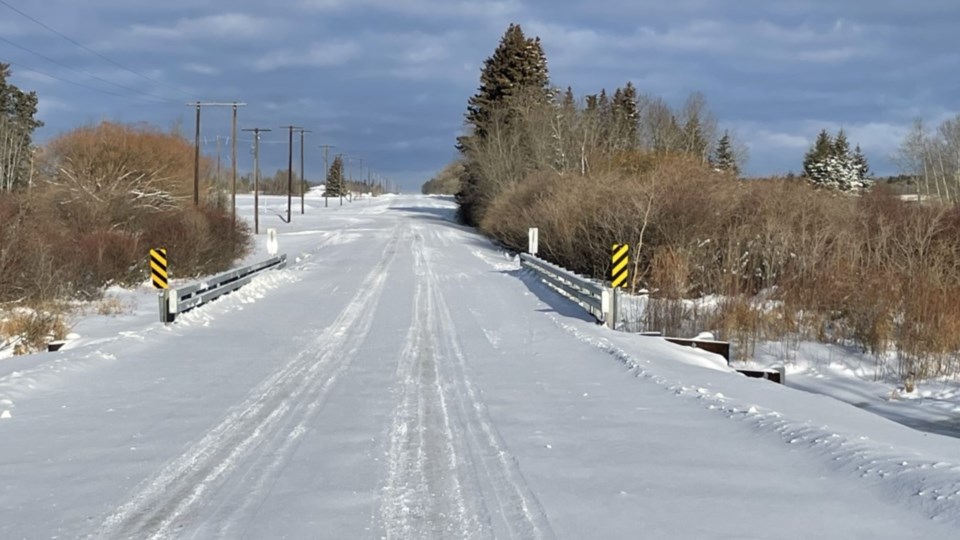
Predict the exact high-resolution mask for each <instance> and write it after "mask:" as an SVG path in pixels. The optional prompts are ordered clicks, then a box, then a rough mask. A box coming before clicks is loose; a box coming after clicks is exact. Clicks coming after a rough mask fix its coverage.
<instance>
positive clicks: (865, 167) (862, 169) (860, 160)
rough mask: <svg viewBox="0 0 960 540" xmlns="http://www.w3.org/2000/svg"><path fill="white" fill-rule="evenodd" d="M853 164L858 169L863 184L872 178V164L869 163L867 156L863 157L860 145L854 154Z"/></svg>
mask: <svg viewBox="0 0 960 540" xmlns="http://www.w3.org/2000/svg"><path fill="white" fill-rule="evenodd" d="M853 163H854V165H855V166H856V167H857V175H858V176H859V178H860V181H861V182H867V181H868V179H869V178H870V164H869V163H867V156H865V155H863V151H862V150H860V145H859V144H858V145H857V148H856V150H854V152H853Z"/></svg>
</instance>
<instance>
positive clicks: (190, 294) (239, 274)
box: [159, 255, 287, 323]
mask: <svg viewBox="0 0 960 540" xmlns="http://www.w3.org/2000/svg"><path fill="white" fill-rule="evenodd" d="M286 266H287V256H286V255H278V256H276V257H271V258H269V259H267V260H265V261H261V262H258V263H254V264H251V265H249V266H244V267H242V268H236V269H234V270H228V271H226V272H223V273H222V274H217V275H215V276H212V277H208V278H205V279H203V280H202V281H198V282H196V283H193V284H190V285H186V286H184V287H180V288H177V289H165V290H164V291H163V292H161V293H160V295H159V297H160V300H159V301H160V322H163V323H172V322H173V321H174V320H175V319H176V318H177V315H179V314H181V313H184V312H186V311H189V310H191V309H193V308H195V307H197V306H201V305H203V304H206V303H208V302H211V301H213V300H216V299H217V298H220V297H221V296H223V295H225V294H228V293H231V292H233V291H235V290H237V289H239V288H240V287H243V286H244V285H246V284H247V283H250V281H251V280H253V278H255V277H257V276H258V275H260V274H261V273H263V272H266V271H267V270H279V269H281V268H285V267H286Z"/></svg>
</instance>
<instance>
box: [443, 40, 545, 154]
mask: <svg viewBox="0 0 960 540" xmlns="http://www.w3.org/2000/svg"><path fill="white" fill-rule="evenodd" d="M549 85H550V79H549V76H548V74H547V59H546V56H545V55H544V54H543V47H542V46H541V44H540V38H532V39H530V38H527V37H526V36H524V34H523V30H522V29H521V28H520V25H518V24H511V25H510V26H509V27H508V28H507V31H506V32H505V33H504V35H503V37H502V38H501V39H500V45H499V46H498V47H497V48H496V50H494V52H493V56H491V57H489V58H487V59H486V60H485V61H484V63H483V71H482V73H481V74H480V88H479V89H478V90H477V94H476V95H474V96H473V97H471V98H470V101H469V104H468V107H467V124H469V125H470V127H472V128H473V136H476V137H481V138H483V137H485V136H486V130H487V128H489V124H490V120H491V118H492V116H493V111H494V109H496V108H497V107H499V106H503V105H505V104H507V103H508V102H509V99H510V98H511V97H512V96H515V95H518V94H521V93H524V92H529V91H531V90H533V91H535V92H539V93H540V94H541V96H542V98H543V101H544V102H547V101H548V100H549V97H550V89H549ZM461 147H462V144H461Z"/></svg>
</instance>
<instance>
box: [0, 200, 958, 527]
mask: <svg viewBox="0 0 960 540" xmlns="http://www.w3.org/2000/svg"><path fill="white" fill-rule="evenodd" d="M239 201H240V204H241V207H240V212H241V213H242V214H243V215H245V216H247V217H248V218H252V199H250V198H248V197H241V198H240V199H239ZM330 202H331V205H330V207H329V208H324V204H323V199H322V198H317V197H310V198H309V199H308V201H307V203H308V204H307V213H306V215H305V216H301V215H300V214H299V204H298V203H297V201H295V206H294V208H295V210H294V219H293V223H291V224H289V225H288V224H283V223H281V222H280V220H279V219H278V218H277V217H276V214H277V213H279V212H280V211H281V208H284V207H285V203H286V201H285V199H281V198H267V201H266V205H265V206H266V208H263V209H262V216H261V217H262V220H261V225H262V226H263V228H264V229H265V228H266V227H275V228H277V229H278V232H279V237H280V249H281V252H285V253H287V254H288V256H289V258H290V265H289V267H288V268H287V269H285V270H281V271H276V272H271V273H270V274H268V275H265V276H263V277H261V278H258V279H257V280H256V281H255V282H254V284H252V285H250V286H248V287H246V288H244V289H242V290H240V291H238V292H237V293H235V294H232V295H230V296H228V297H226V298H223V299H221V300H219V301H217V302H215V303H213V304H210V305H208V306H205V307H202V308H200V309H198V310H195V311H193V312H191V313H189V314H186V315H183V316H181V317H180V318H179V319H178V322H177V323H176V324H173V325H170V326H164V325H162V324H160V323H159V322H157V318H158V316H157V314H156V297H155V294H154V293H153V292H152V291H151V290H150V289H148V288H146V287H144V288H142V289H139V290H136V291H112V293H111V294H113V295H115V296H117V298H118V299H119V303H121V304H123V305H127V306H129V309H128V310H127V312H125V313H123V314H120V315H116V316H109V317H103V316H93V315H91V316H86V317H82V318H80V319H79V320H78V321H77V324H76V326H75V328H74V333H75V334H77V337H76V338H75V339H73V340H71V341H70V342H69V343H68V344H67V346H66V347H65V348H64V349H63V350H62V351H60V352H58V353H45V354H38V355H33V356H29V357H18V358H7V359H3V360H0V412H2V413H5V414H3V416H5V418H3V419H0V538H337V539H339V538H489V537H497V538H553V537H557V538H578V539H579V538H764V539H766V538H807V537H817V538H842V539H847V538H870V539H876V538H898V539H899V538H921V537H922V538H951V539H952V538H957V537H958V535H960V439H955V438H951V437H945V436H941V435H937V434H935V433H929V432H922V431H918V430H915V429H911V428H910V427H907V426H905V425H903V424H900V423H896V422H893V421H890V420H889V419H887V418H884V417H883V416H880V415H877V414H873V413H872V412H870V411H868V410H864V409H866V408H869V407H857V406H852V405H850V404H848V403H844V402H842V401H839V400H837V399H833V398H830V397H826V396H823V395H818V394H814V393H810V392H806V391H802V390H798V389H795V388H790V387H783V386H780V385H775V384H772V383H769V382H766V381H757V380H750V379H746V378H745V377H743V376H740V375H738V374H736V373H733V372H731V371H730V370H729V369H728V368H727V367H726V366H725V364H724V363H723V362H722V360H721V361H718V359H717V358H715V357H712V356H711V355H709V354H707V353H702V352H700V351H697V350H694V349H685V348H681V347H677V346H673V345H670V344H668V343H666V342H665V341H663V340H661V339H659V338H653V337H642V336H637V335H631V334H625V333H615V332H611V331H610V330H608V329H606V328H604V327H601V326H598V325H596V324H594V323H593V322H592V321H591V319H590V318H589V317H588V316H586V315H585V314H582V313H581V312H580V311H579V309H578V308H576V307H575V306H573V305H571V304H569V303H568V302H566V301H565V300H563V299H562V298H560V297H559V296H558V295H556V294H554V293H553V292H551V291H550V290H549V289H547V288H546V287H544V286H543V285H541V284H539V283H538V282H537V281H536V280H535V279H534V278H533V277H532V276H530V275H527V274H525V273H523V272H521V271H520V270H519V265H518V264H517V262H516V261H515V260H514V259H512V258H510V257H508V256H507V255H505V254H503V253H501V252H499V251H498V250H497V249H495V248H494V247H492V246H491V244H490V243H489V242H488V241H486V240H484V239H483V238H481V237H479V236H478V235H476V234H475V233H473V232H471V231H469V230H467V229H464V228H462V227H460V226H457V225H455V224H454V223H453V222H452V217H453V204H452V203H451V202H450V201H448V200H444V199H440V198H428V197H414V196H389V197H380V198H376V199H365V200H358V201H356V202H354V203H352V204H349V203H348V204H346V205H345V206H343V207H340V206H339V201H335V200H331V201H330ZM257 249H258V251H257V253H254V254H252V255H251V256H250V260H251V261H253V260H257V259H261V258H264V257H265V236H264V235H261V237H260V238H259V240H258V248H257ZM170 257H171V259H175V257H176V254H174V253H171V254H170ZM811 354H813V353H812V352H811ZM798 365H799V364H798ZM817 366H819V367H817ZM814 367H816V370H815V371H814V370H813V369H812V368H814ZM790 379H791V380H792V381H796V383H795V384H797V385H799V386H803V385H805V384H806V385H809V386H811V387H813V389H818V390H822V389H824V388H827V387H829V386H831V385H836V387H837V388H838V390H837V392H838V393H845V394H851V395H852V394H853V393H855V392H861V391H863V389H864V388H869V386H868V385H867V383H863V384H861V382H862V379H861V378H859V377H856V373H847V372H846V371H843V370H842V369H839V368H837V369H834V368H833V367H831V364H829V363H821V364H816V363H815V362H810V363H809V365H808V366H807V367H805V368H804V370H803V371H801V370H794V371H793V372H792V373H790ZM858 381H860V382H858ZM875 390H876V392H881V388H880V387H878V388H876V389H875ZM883 392H887V393H889V388H888V387H887V388H882V392H881V393H883ZM848 397H849V396H848ZM864 401H868V400H866V399H865V400H864ZM874 401H876V400H874ZM906 401H911V400H901V402H906ZM912 401H919V400H912ZM899 403H900V402H898V403H897V404H892V405H890V406H891V407H895V406H899ZM918 410H919V409H918ZM950 413H951V414H953V413H955V411H950ZM944 414H947V412H946V411H944Z"/></svg>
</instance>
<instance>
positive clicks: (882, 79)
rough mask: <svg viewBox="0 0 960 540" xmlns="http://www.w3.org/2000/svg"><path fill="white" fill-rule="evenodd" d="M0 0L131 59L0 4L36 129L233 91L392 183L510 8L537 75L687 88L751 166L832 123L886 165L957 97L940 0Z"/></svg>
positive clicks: (451, 117) (763, 169)
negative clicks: (534, 54)
mask: <svg viewBox="0 0 960 540" xmlns="http://www.w3.org/2000/svg"><path fill="white" fill-rule="evenodd" d="M7 1H8V2H10V3H11V4H12V5H15V6H17V7H19V8H20V9H22V10H23V11H25V12H27V13H29V14H31V15H33V16H35V17H36V18H38V19H39V20H42V21H43V22H45V23H46V24H48V25H50V26H52V27H54V28H57V29H59V30H61V31H63V32H64V33H66V34H68V35H69V36H71V37H74V38H76V39H77V40H78V41H80V42H81V43H83V44H86V45H88V46H89V47H91V48H93V49H95V50H96V51H98V52H101V53H102V54H104V55H106V56H107V57H109V58H111V59H113V60H116V61H118V62H120V63H121V64H123V65H124V66H127V67H130V68H133V69H134V70H135V71H137V72H138V73H139V74H142V75H146V77H144V76H141V75H138V74H133V73H130V72H127V71H125V70H123V69H120V68H118V67H117V66H116V65H113V64H111V63H108V62H105V61H103V60H102V59H100V58H97V57H96V56H94V55H91V54H89V53H87V52H86V51H83V50H81V49H79V48H77V47H76V46H74V45H73V44H71V43H69V42H66V41H64V40H62V39H60V38H58V37H57V36H55V35H53V34H51V33H50V32H48V31H47V30H45V29H43V28H41V27H39V26H37V25H34V24H33V23H31V22H29V21H28V20H26V19H23V18H21V17H20V16H19V15H17V14H15V13H14V12H12V11H10V10H8V9H7V8H5V7H3V6H0V37H3V38H6V39H8V40H10V41H12V42H14V43H16V44H17V45H20V46H22V47H28V48H30V49H33V50H35V51H37V52H39V53H41V54H43V55H44V56H47V57H50V58H52V59H54V60H56V61H57V62H59V63H60V64H61V65H58V64H52V63H50V62H48V61H46V60H44V59H42V58H39V57H37V56H35V55H32V54H30V53H28V52H25V51H23V50H21V49H17V48H15V47H13V46H10V45H9V44H8V43H3V42H0V58H2V59H3V60H4V61H10V62H13V63H14V64H15V66H14V69H15V70H16V76H15V80H16V82H17V83H18V84H21V85H22V86H24V87H26V88H31V89H36V90H37V91H38V92H39V93H40V97H41V114H42V116H43V119H44V120H45V121H46V122H47V127H45V128H44V129H43V133H42V134H41V135H42V137H50V136H52V135H54V134H56V133H57V132H59V131H62V130H65V129H69V128H71V127H74V126H76V125H78V124H81V123H87V122H96V121H99V120H102V119H105V118H110V119H116V120H121V121H139V120H145V121H149V122H152V123H155V124H157V125H161V126H169V125H172V124H173V123H175V122H176V121H177V120H178V119H180V121H181V122H182V124H183V125H184V126H186V128H187V131H190V128H192V111H191V110H190V109H189V108H187V107H185V106H184V104H185V103H186V102H187V101H190V100H193V99H216V100H232V99H242V100H244V101H246V102H248V103H249V105H248V106H247V107H246V108H244V109H243V110H242V112H241V117H240V118H241V124H242V125H243V126H244V127H247V126H253V125H260V126H265V127H277V126H280V125H282V124H287V123H297V124H302V125H304V126H306V127H308V128H311V129H313V130H314V132H315V133H313V134H311V135H310V137H311V139H312V144H319V143H320V142H325V143H330V144H335V145H337V146H338V150H340V151H345V152H348V153H350V154H353V155H355V156H362V157H363V158H364V159H365V160H366V162H367V163H369V164H371V165H373V167H374V168H375V169H377V170H379V171H380V172H382V173H384V174H386V175H389V176H392V177H393V178H396V179H400V180H403V181H405V182H406V183H407V185H408V187H411V188H413V187H415V186H416V185H418V184H419V183H420V182H421V181H423V180H424V179H425V178H424V177H425V176H427V175H429V172H430V171H434V170H436V169H439V168H440V167H441V166H442V165H443V164H444V163H445V162H446V161H447V160H449V159H451V158H452V157H454V155H455V152H454V150H453V143H454V138H455V136H456V134H457V133H458V131H459V130H460V129H461V126H462V119H463V112H464V109H465V105H466V100H467V98H468V97H469V96H470V94H472V93H473V92H474V91H475V88H476V86H477V84H478V75H479V69H480V66H481V63H482V61H483V59H484V58H485V57H486V56H488V55H489V54H490V53H491V52H492V50H493V48H494V47H495V46H496V43H497V40H498V38H499V37H500V34H501V33H502V32H503V29H504V28H505V26H506V25H507V24H508V23H510V22H520V23H522V24H523V25H524V27H525V29H526V30H527V31H528V32H529V33H535V34H537V35H540V36H541V37H542V39H543V42H544V47H545V49H546V51H547V55H548V60H549V64H550V68H551V76H552V79H553V81H554V83H555V84H557V85H558V86H563V87H565V86H568V85H571V86H573V87H574V88H575V90H576V91H577V92H578V93H580V94H583V93H588V92H595V91H597V90H599V89H600V88H604V87H605V88H608V89H612V88H614V87H616V86H619V85H622V84H624V83H625V82H626V81H627V80H632V81H634V83H635V84H636V85H637V86H638V87H639V88H640V89H641V90H642V91H645V92H648V93H652V94H656V95H660V96H662V97H664V98H665V99H667V100H668V101H669V102H671V103H674V104H680V103H682V102H683V100H684V99H685V98H686V96H687V95H688V94H689V93H691V92H694V91H701V92H703V93H704V94H705V95H706V96H707V98H708V100H709V101H710V103H711V105H712V107H713V109H714V110H715V112H716V114H717V116H718V118H719V120H720V123H721V127H725V128H730V129H732V130H733V131H734V132H735V133H736V134H737V136H738V137H739V138H740V140H742V141H744V142H745V143H747V144H748V145H749V146H750V149H751V162H750V165H749V167H748V170H749V172H751V173H755V174H767V173H773V172H783V171H786V170H791V169H792V170H797V169H798V168H799V162H800V159H801V157H802V154H803V151H804V150H805V147H806V144H807V143H808V142H809V141H811V140H812V138H813V137H814V136H815V135H816V132H817V131H819V130H820V129H822V128H824V127H826V128H830V129H839V128H840V127H843V128H844V129H846V130H847V131H848V132H849V133H850V134H851V139H852V140H853V141H854V142H860V143H861V144H862V145H863V147H864V149H865V151H866V152H867V153H868V156H870V157H871V158H872V159H873V162H874V169H875V170H879V171H880V172H891V171H892V165H891V164H890V163H889V162H887V161H886V159H885V158H886V156H887V155H889V154H890V153H892V152H893V150H894V149H895V148H896V146H897V144H898V142H899V138H900V137H902V135H903V133H904V130H905V128H906V126H908V125H909V123H910V122H911V120H912V119H913V118H915V117H918V116H919V117H924V118H926V119H928V120H930V121H936V120H937V119H940V118H943V117H945V116H946V115H949V114H952V113H953V112H954V111H957V110H958V109H960V103H958V100H960V97H958V96H960V94H958V92H957V91H958V88H957V86H958V84H957V83H956V82H955V81H956V80H957V79H956V76H955V71H956V69H957V67H958V65H960V53H957V52H955V43H954V41H955V39H954V37H953V36H954V34H955V26H956V23H957V22H958V21H960V4H958V3H957V2H956V1H955V0H917V1H914V2H902V1H900V0H873V1H871V2H861V1H855V0H810V1H806V2H769V1H768V0H742V1H738V2H718V1H716V0H671V1H670V2H663V1H659V0H658V1H633V0H617V1H602V0H597V1H593V2H581V1H577V2H574V1H572V0H527V1H521V0H485V1H478V0H288V1H276V2H262V1H260V0H235V1H232V2H230V3H229V4H224V3H223V2H219V1H214V0H190V1H187V0H165V1H164V2H136V1H129V0H90V1H87V2H82V3H81V2H75V1H73V0H48V1H45V2H43V6H42V8H41V7H39V4H37V3H35V2H28V1H27V0H7ZM62 64H65V65H67V66H70V67H71V68H72V69H73V71H71V70H68V69H65V68H64V67H63V66H62ZM30 69H33V70H36V71H42V72H44V73H47V74H49V75H53V76H55V77H58V78H59V79H66V80H69V81H73V83H75V84H70V83H67V82H63V81H61V80H54V79H50V78H48V77H46V76H44V75H40V74H38V73H37V72H35V71H30ZM86 74H92V75H94V76H96V77H98V78H100V79H106V80H108V81H111V82H113V83H115V84H114V85H109V84H104V83H103V82H102V81H100V80H97V79H93V78H90V77H89V76H88V75H86ZM77 83H79V84H77ZM80 85H82V86H92V87H96V88H100V89H102V90H103V91H101V92H98V91H95V90H90V89H88V88H84V87H82V86H80ZM114 94H115V95H114ZM158 96H159V97H161V98H162V100H160V101H162V103H158V102H157V101H158V100H157V99H156V98H157V97H158ZM228 131H229V115H228V114H227V112H226V111H209V112H208V113H205V115H204V124H203V133H204V137H205V138H206V139H207V140H208V141H213V140H215V138H216V136H217V135H225V134H227V133H228ZM270 140H271V141H275V142H276V143H277V144H272V143H271V144H268V145H265V147H264V151H265V154H266V155H265V162H266V163H267V165H266V168H268V169H269V168H276V167H280V166H281V165H282V164H283V163H284V162H285V158H284V155H285V154H284V151H285V148H284V146H283V144H282V143H283V142H284V139H283V137H282V134H280V133H278V132H273V133H271V134H270ZM205 148H206V150H208V151H212V150H213V148H214V147H213V145H212V144H210V145H207V146H206V147H205ZM320 155H321V154H320V152H319V151H315V152H314V153H312V154H311V155H310V156H309V159H308V163H310V169H311V172H312V174H313V175H314V176H316V175H319V174H321V164H320V159H319V157H320ZM242 163H243V165H244V167H249V158H248V156H246V154H245V153H244V154H243V161H242Z"/></svg>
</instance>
